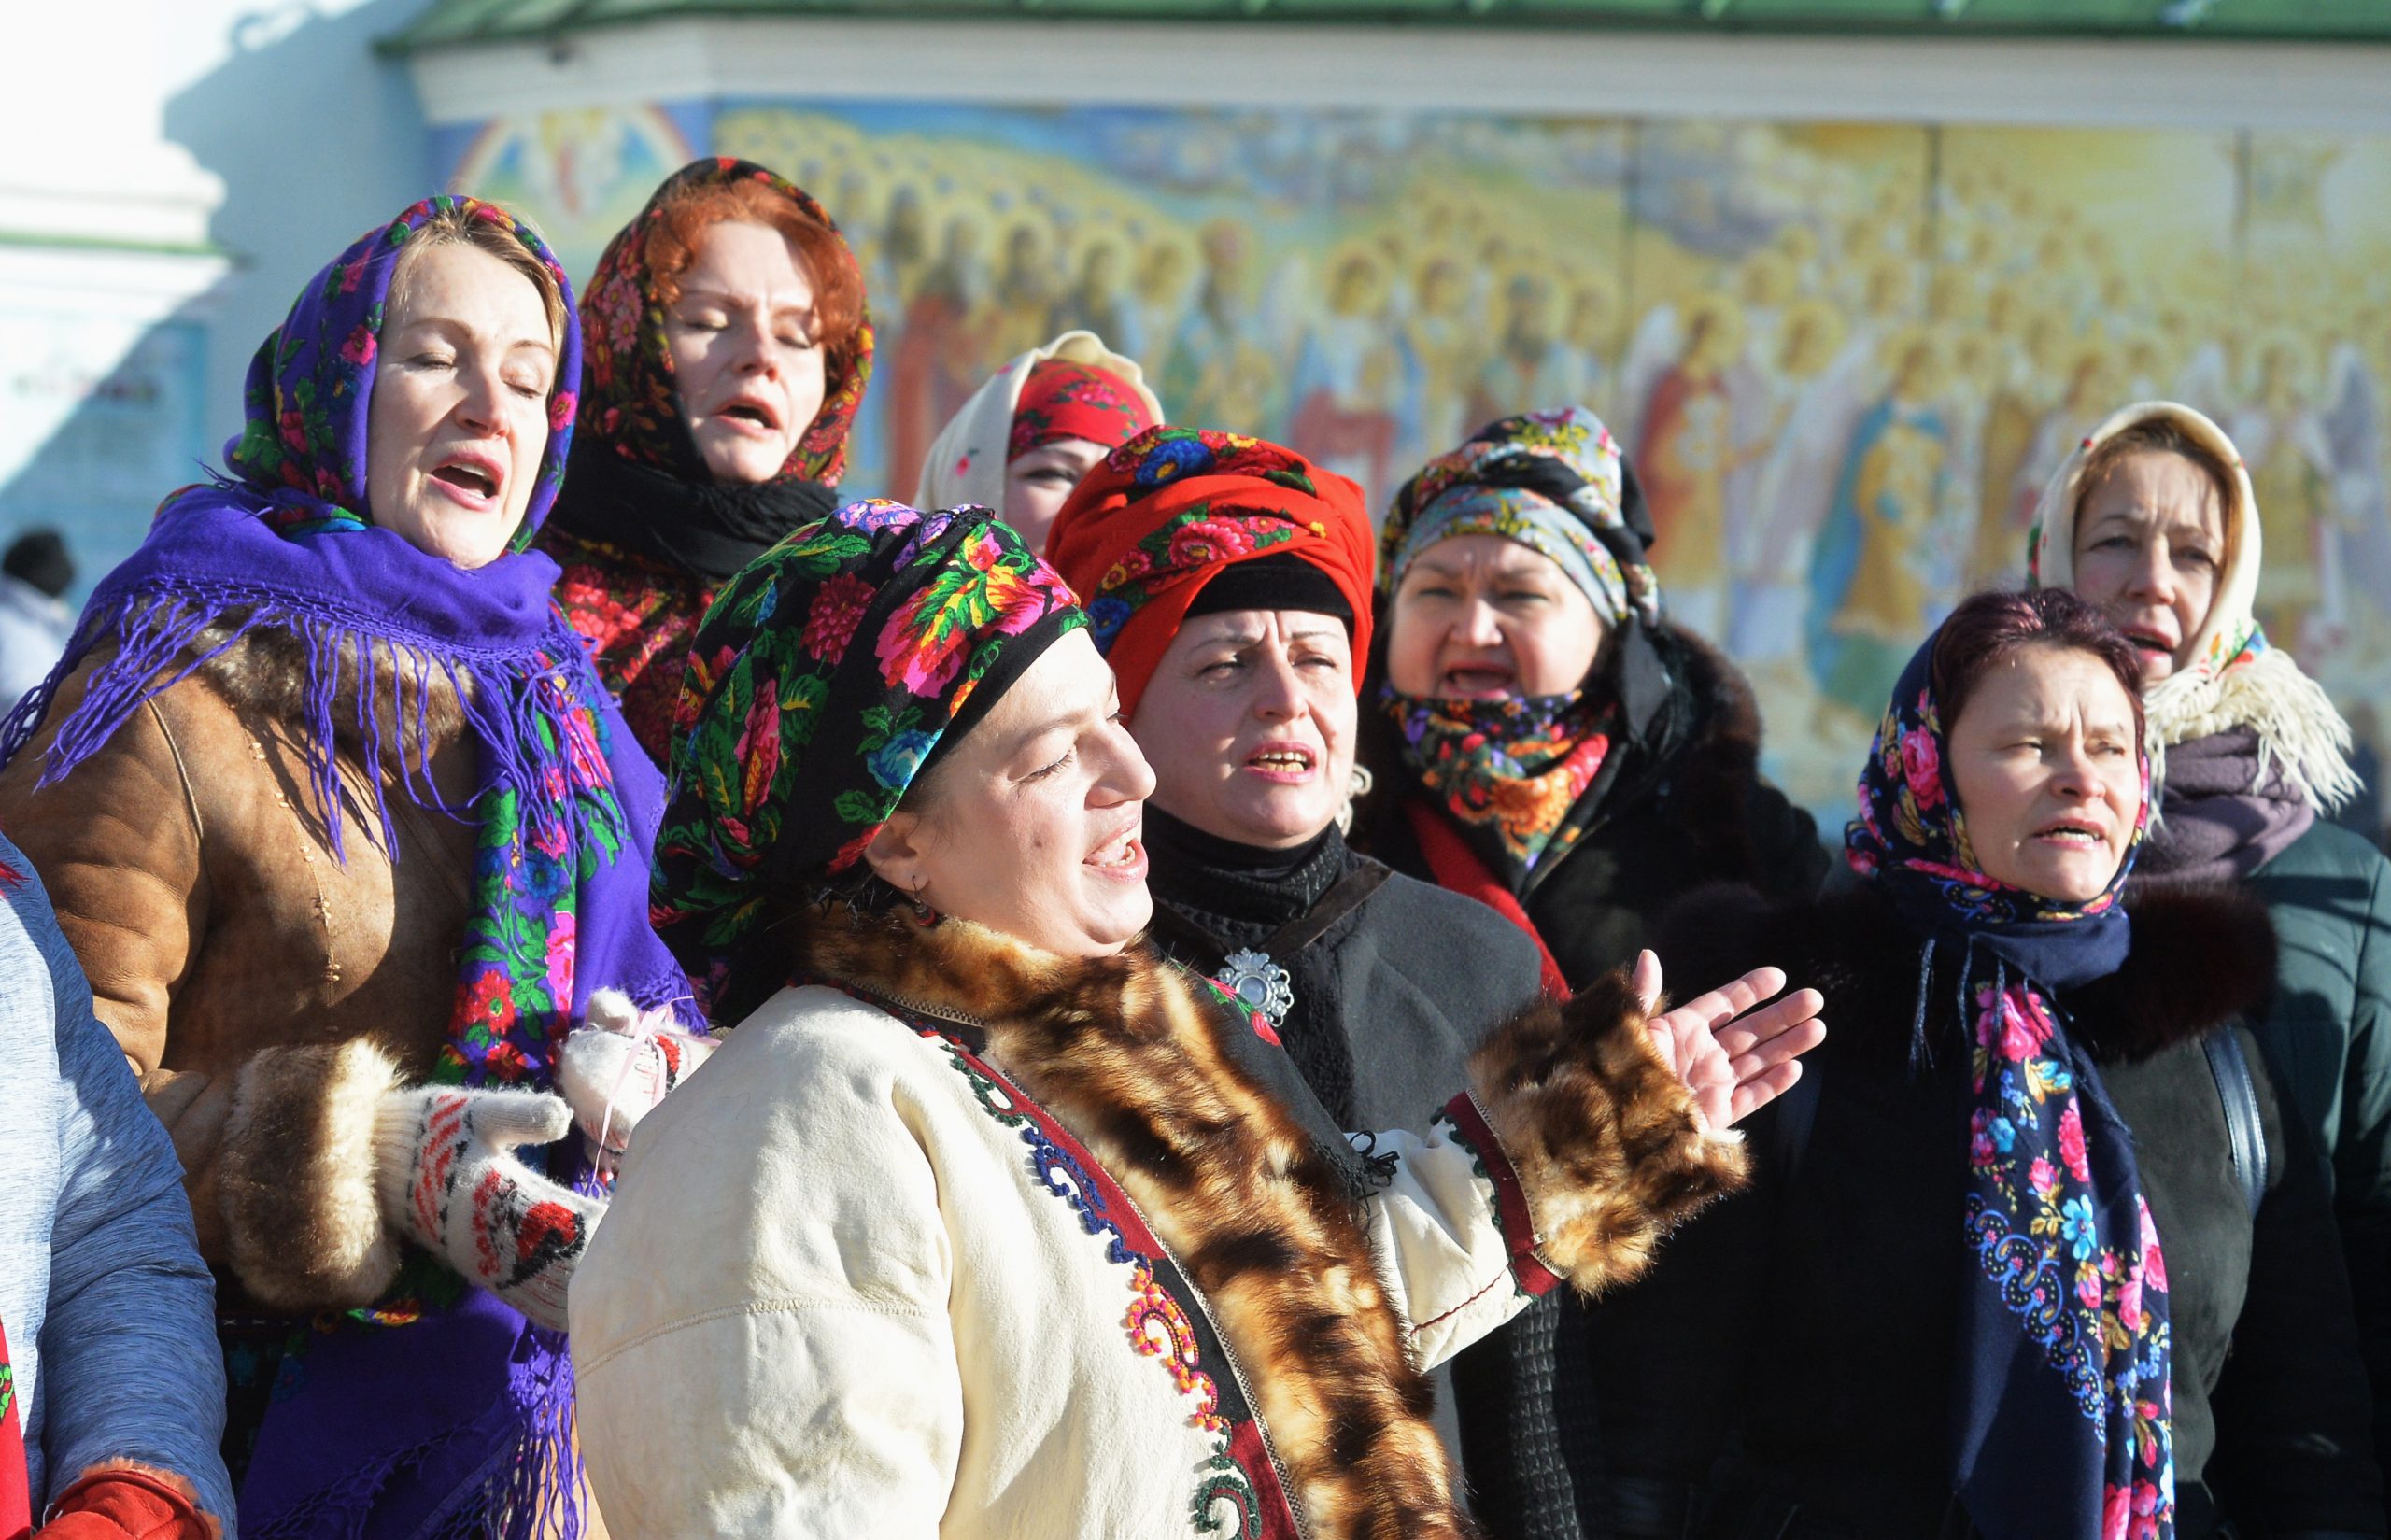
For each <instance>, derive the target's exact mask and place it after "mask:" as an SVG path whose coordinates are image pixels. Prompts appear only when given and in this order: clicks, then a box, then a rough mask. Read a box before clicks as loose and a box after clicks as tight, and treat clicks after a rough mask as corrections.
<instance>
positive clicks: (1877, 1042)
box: [1653, 882, 2275, 1063]
mask: <svg viewBox="0 0 2391 1540" xmlns="http://www.w3.org/2000/svg"><path fill="white" fill-rule="evenodd" d="M2126 911H2127V912H2128V913H2129V914H2131V915H2132V916H2133V950H2132V951H2131V953H2130V954H2128V956H2127V958H2126V962H2125V966H2124V967H2123V968H2119V969H2118V970H2117V971H2116V972H2115V973H2114V974H2112V975H2111V976H2109V977H2108V978H2106V979H2101V980H2100V981H2098V982H2094V983H2090V984H2087V985H2085V986H2084V987H2082V988H2080V989H2076V990H2073V991H2071V992H2070V993H2068V994H2067V995H2065V996H2062V997H2061V1003H2062V1004H2064V1005H2065V1006H2066V1007H2067V1009H2068V1010H2069V1011H2070V1013H2071V1016H2072V1017H2073V1026H2074V1029H2075V1031H2076V1032H2077V1033H2078V1034H2079V1035H2080V1037H2081V1040H2082V1041H2083V1042H2084V1044H2085V1046H2086V1047H2087V1048H2088V1049H2089V1050H2090V1051H2091V1052H2092V1053H2093V1056H2094V1057H2096V1058H2099V1059H2101V1060H2104V1061H2108V1062H2123V1063H2131V1062H2133V1061H2136V1060H2140V1059H2146V1058H2148V1057H2150V1056H2151V1055H2152V1054H2155V1053H2160V1052H2163V1051H2164V1050H2166V1049H2169V1048H2172V1047H2174V1046H2176V1045H2177V1044H2179V1043H2184V1042H2188V1041H2191V1040H2193V1039H2195V1038H2200V1037H2203V1036H2205V1035H2206V1034H2208V1033H2209V1032H2211V1031H2214V1029H2215V1028H2217V1027H2219V1026H2222V1025H2224V1024H2227V1023H2228V1022H2230V1021H2233V1020H2234V1019H2236V1018H2237V1017H2246V1016H2249V1015H2251V1014H2253V1013H2254V1012H2256V1011H2257V1010H2259V1009H2260V1008H2261V1007H2262V1006H2263V1005H2264V1004H2265V1003H2266V1000H2267V998H2268V996H2269V994H2270V992H2271V990H2272V988H2273V984H2274V975H2275V934H2274V926H2273V924H2272V922H2271V921H2270V920H2269V918H2268V916H2267V910H2266V906H2265V905H2264V904H2261V903H2259V902H2258V901H2257V899H2255V898H2252V897H2249V896H2248V895H2247V894H2246V893H2244V892H2242V891H2241V890H2240V889H2238V888H2234V887H2228V886H2218V885H2209V884H2193V883H2165V882H2152V883H2143V882H2136V883H2132V884H2130V885H2129V888H2128V891H2127V897H2126ZM1653 945H1654V950H1656V951H1657V952H1658V953H1659V954H1660V955H1661V957H1662V961H1663V963H1664V964H1665V965H1666V967H1667V968H1668V974H1669V979H1670V982H1671V984H1672V985H1673V986H1674V987H1675V988H1676V990H1677V993H1678V994H1679V995H1680V996H1682V995H1685V994H1687V993H1689V992H1690V989H1706V988H1709V987H1711V986H1713V985H1714V984H1717V983H1719V982H1724V981H1726V980H1728V979H1732V978H1733V977H1735V976H1736V975H1738V974H1740V973H1742V972H1743V971H1745V970H1746V969H1747V968H1758V967H1761V966H1762V965H1773V966H1775V967H1777V968H1783V969H1784V970H1785V971H1786V973H1787V974H1788V975H1789V976H1790V978H1791V980H1792V982H1794V983H1796V984H1807V985H1809V986H1811V987H1813V988H1815V989H1818V990H1819V991H1820V992H1821V993H1823V994H1824V995H1825V996H1826V997H1827V1004H1826V1010H1825V1011H1824V1012H1823V1014H1824V1016H1825V1019H1826V1021H1827V1023H1828V1025H1829V1038H1830V1041H1831V1042H1834V1043H1835V1045H1836V1049H1837V1052H1839V1053H1843V1052H1849V1053H1866V1054H1870V1055H1874V1054H1875V1053H1880V1052H1881V1053H1891V1054H1899V1055H1903V1056H1905V1055H1906V1054H1907V1053H1908V1051H1909V1038H1910V1028H1911V1024H1912V1023H1913V1022H1914V1021H1915V1019H1916V1012H1917V989H1918V968H1917V965H1918V955H1919V949H1918V943H1917V939H1916V938H1915V936H1914V935H1913V934H1912V933H1911V931H1910V930H1909V929H1908V927H1907V926H1906V925H1903V923H1902V921H1901V920H1900V919H1899V918H1898V917H1897V916H1896V915H1895V914H1894V912H1893V911H1892V908H1891V906H1889V904H1887V903H1886V902H1885V900H1884V899H1883V898H1882V897H1879V896H1878V895H1877V894H1876V892H1875V890H1874V889H1872V888H1867V887H1860V888H1856V889H1849V890H1846V891H1842V892H1838V893H1833V894H1830V895H1828V896H1825V897H1819V898H1817V899H1813V900H1810V901H1808V902H1805V903H1796V904H1788V905H1781V906H1777V907H1775V908H1771V907H1769V906H1767V905H1766V904H1765V903H1764V902H1763V901H1762V900H1761V898H1760V897H1759V896H1758V895H1757V894H1755V893H1753V892H1752V891H1751V890H1750V889H1749V888H1747V887H1741V886H1733V885H1729V884H1724V883H1721V884H1716V885H1713V886H1711V887H1707V888H1703V889H1699V890H1697V891H1696V892H1694V893H1692V894H1690V895H1688V896H1687V897H1686V898H1685V899H1684V900H1683V901H1682V902H1681V903H1679V904H1678V905H1677V906H1676V907H1675V908H1674V909H1673V910H1672V911H1670V913H1669V916H1668V918H1667V919H1666V920H1665V921H1663V922H1662V926H1661V929H1660V932H1659V934H1658V936H1657V938H1656V939H1655V940H1654V943H1653ZM1957 969H1958V959H1957V958H1948V959H1946V958H1945V957H1944V956H1942V955H1940V954H1938V956H1937V958H1936V961H1935V965H1934V975H1933V978H1932V979H1931V981H1930V982H1929V985H1928V987H1929V989H1930V991H1931V993H1930V994H1929V996H1928V1003H1929V1012H1928V1021H1929V1023H1930V1025H1931V1024H1933V1023H1934V1022H1935V1021H1936V1020H1937V1019H1938V1018H1937V1016H1936V1013H1935V1011H1934V1010H1933V1007H1934V1004H1935V1002H1937V1001H1948V1000H1949V999H1950V998H1951V997H1952V992H1953V991H1954V990H1955V989H1956V988H1957V986H1958V982H1959V981H1958V973H1957ZM1948 1014H1949V1013H1948V1012H1947V1011H1945V1012H1943V1013H1942V1015H1943V1016H1944V1017H1945V1018H1947V1016H1948Z"/></svg>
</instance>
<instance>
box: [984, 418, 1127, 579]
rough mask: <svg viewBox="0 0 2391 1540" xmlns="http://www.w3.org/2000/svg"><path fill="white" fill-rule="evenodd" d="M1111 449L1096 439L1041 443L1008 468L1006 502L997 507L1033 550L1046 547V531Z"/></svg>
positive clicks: (1006, 469) (1040, 549)
mask: <svg viewBox="0 0 2391 1540" xmlns="http://www.w3.org/2000/svg"><path fill="white" fill-rule="evenodd" d="M1110 452H1111V451H1109V450H1107V449H1106V448H1105V447H1104V445H1101V444H1098V443H1096V441H1095V440H1094V439H1056V440H1054V442H1053V443H1052V444H1041V445H1039V446H1038V447H1037V448H1035V449H1031V450H1029V451H1027V452H1026V453H1025V454H1023V455H1022V456H1021V457H1020V458H1018V459H1014V460H1013V461H1012V463H1010V464H1008V465H1007V466H1006V467H1005V505H1004V507H1002V508H1001V509H999V510H997V511H998V512H999V513H1001V514H1003V515H1004V520H1005V522H1006V523H1007V524H1010V525H1012V527H1013V529H1014V530H1018V531H1019V532H1020V534H1021V538H1022V539H1023V540H1025V541H1026V542H1028V544H1029V548H1030V549H1031V550H1033V551H1042V550H1044V549H1045V548H1046V531H1047V530H1052V529H1053V528H1054V516H1055V515H1056V514H1059V513H1061V512H1062V511H1063V502H1064V500H1065V499H1067V498H1068V497H1069V496H1070V495H1071V488H1072V487H1077V486H1078V485H1079V484H1080V479H1081V478H1082V476H1084V475H1086V474H1087V473H1089V472H1090V471H1093V470H1095V469H1096V461H1098V460H1100V459H1103V458H1104V457H1105V456H1106V455H1107V454H1108V453H1110Z"/></svg>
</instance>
